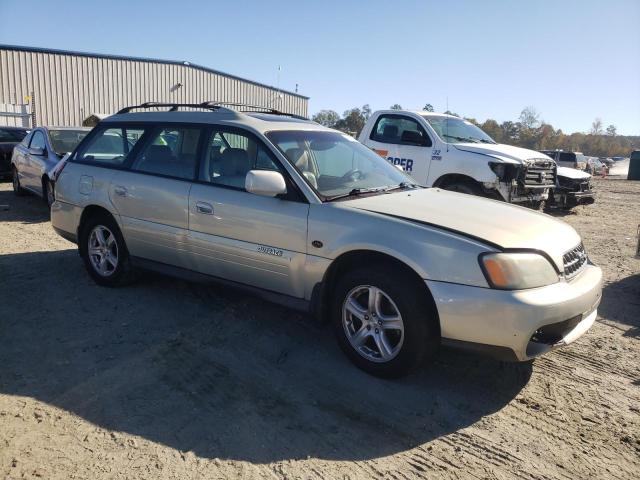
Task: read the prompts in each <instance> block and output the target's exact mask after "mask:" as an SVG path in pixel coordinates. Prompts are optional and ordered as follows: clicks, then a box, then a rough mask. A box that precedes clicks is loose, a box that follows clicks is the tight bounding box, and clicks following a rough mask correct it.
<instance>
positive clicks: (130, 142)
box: [77, 127, 145, 165]
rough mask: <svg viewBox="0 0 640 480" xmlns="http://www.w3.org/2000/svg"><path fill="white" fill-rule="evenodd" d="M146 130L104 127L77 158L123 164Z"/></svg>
mask: <svg viewBox="0 0 640 480" xmlns="http://www.w3.org/2000/svg"><path fill="white" fill-rule="evenodd" d="M144 131H145V130H144V129H141V128H127V127H113V128H103V129H101V130H100V131H99V132H98V133H97V134H96V135H95V136H94V137H93V138H92V139H91V140H89V143H87V145H85V146H84V147H83V148H82V150H81V151H80V152H79V153H78V156H77V160H80V161H83V162H95V163H105V164H110V165H121V164H122V163H123V162H124V161H125V159H126V158H127V155H128V154H129V152H130V151H131V150H132V149H133V146H134V145H135V144H136V142H137V141H138V140H139V139H140V137H141V136H142V135H143V133H144Z"/></svg>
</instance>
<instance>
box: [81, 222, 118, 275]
mask: <svg viewBox="0 0 640 480" xmlns="http://www.w3.org/2000/svg"><path fill="white" fill-rule="evenodd" d="M87 253H88V255H89V260H90V261H91V266H92V267H93V269H94V270H95V271H96V273H98V275H101V276H103V277H108V276H110V275H112V274H113V272H115V271H116V268H118V242H117V241H116V237H115V235H114V234H113V232H111V230H109V229H108V228H107V227H105V226H104V225H96V226H95V227H94V228H93V230H91V234H90V235H89V245H88V249H87Z"/></svg>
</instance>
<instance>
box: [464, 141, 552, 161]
mask: <svg viewBox="0 0 640 480" xmlns="http://www.w3.org/2000/svg"><path fill="white" fill-rule="evenodd" d="M454 147H455V148H457V149H458V150H462V151H463V152H471V153H478V154H481V155H489V156H491V157H495V158H497V159H499V160H502V161H504V162H507V163H523V162H525V161H527V160H533V159H538V160H540V159H542V160H548V161H551V158H550V157H547V156H546V155H545V154H543V153H540V152H536V151H535V150H529V149H527V148H520V147H513V146H511V145H503V144H500V143H498V144H495V145H494V144H491V143H458V144H455V145H454Z"/></svg>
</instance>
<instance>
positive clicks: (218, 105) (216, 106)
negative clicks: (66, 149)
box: [116, 101, 309, 120]
mask: <svg viewBox="0 0 640 480" xmlns="http://www.w3.org/2000/svg"><path fill="white" fill-rule="evenodd" d="M226 106H228V107H243V109H242V110H237V111H238V112H241V113H247V112H262V113H270V114H272V115H283V116H287V117H292V118H297V119H298V120H309V119H308V118H307V117H303V116H302V115H296V114H295V113H286V112H281V111H280V110H276V109H275V108H270V107H264V106H262V105H252V104H250V103H236V102H221V101H207V102H202V103H164V102H145V103H142V104H140V105H131V106H129V107H124V108H121V109H120V110H118V111H117V112H116V114H117V115H119V114H121V113H129V112H131V110H135V109H138V108H159V107H171V108H169V112H175V111H176V110H178V108H180V107H186V108H202V109H206V110H211V111H217V110H220V109H223V110H230V109H227V108H225V107H226Z"/></svg>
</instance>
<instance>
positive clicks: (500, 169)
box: [489, 162, 505, 179]
mask: <svg viewBox="0 0 640 480" xmlns="http://www.w3.org/2000/svg"><path fill="white" fill-rule="evenodd" d="M489 168H491V170H493V173H495V174H496V177H498V178H500V179H501V178H502V177H504V169H505V166H504V163H494V162H490V163H489Z"/></svg>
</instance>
